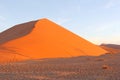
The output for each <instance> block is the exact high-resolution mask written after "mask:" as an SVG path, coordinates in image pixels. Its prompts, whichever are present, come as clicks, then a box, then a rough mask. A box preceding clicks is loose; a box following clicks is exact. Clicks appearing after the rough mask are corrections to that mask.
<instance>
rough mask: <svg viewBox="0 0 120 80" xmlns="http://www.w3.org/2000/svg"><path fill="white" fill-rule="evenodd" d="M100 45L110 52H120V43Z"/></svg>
mask: <svg viewBox="0 0 120 80" xmlns="http://www.w3.org/2000/svg"><path fill="white" fill-rule="evenodd" d="M100 46H101V47H102V48H103V49H105V50H107V51H108V52H109V53H120V45H116V44H102V45H100Z"/></svg>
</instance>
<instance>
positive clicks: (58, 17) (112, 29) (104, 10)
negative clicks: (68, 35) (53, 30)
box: [0, 0, 120, 44]
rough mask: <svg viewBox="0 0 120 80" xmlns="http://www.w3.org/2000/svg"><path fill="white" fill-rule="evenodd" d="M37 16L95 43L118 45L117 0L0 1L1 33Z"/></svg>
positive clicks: (119, 14) (119, 15) (119, 8)
mask: <svg viewBox="0 0 120 80" xmlns="http://www.w3.org/2000/svg"><path fill="white" fill-rule="evenodd" d="M40 18H48V19H50V20H52V21H54V22H56V23H57V24H59V25H62V26H63V27H65V28H67V29H69V30H70V31H72V32H74V33H76V34H77V35H79V36H81V37H83V38H85V39H87V40H89V41H91V42H93V43H95V44H100V43H114V44H120V0H0V32H2V31H4V30H6V29H8V28H10V27H12V26H13V25H16V24H19V23H24V22H27V21H31V20H37V19H40Z"/></svg>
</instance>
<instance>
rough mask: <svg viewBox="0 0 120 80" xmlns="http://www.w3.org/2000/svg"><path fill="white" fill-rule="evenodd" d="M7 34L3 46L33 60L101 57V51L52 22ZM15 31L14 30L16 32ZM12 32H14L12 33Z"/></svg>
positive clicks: (32, 24) (24, 26)
mask: <svg viewBox="0 0 120 80" xmlns="http://www.w3.org/2000/svg"><path fill="white" fill-rule="evenodd" d="M18 26H19V27H16V26H15V27H13V28H11V29H9V30H7V31H4V32H3V33H1V34H0V35H1V36H3V35H4V37H1V36H0V39H1V42H0V44H2V45H1V46H2V47H4V48H6V49H8V50H10V51H11V53H12V52H16V53H17V54H18V55H19V54H21V55H24V56H27V57H30V58H33V59H39V58H58V57H75V56H86V55H89V56H99V55H101V54H104V53H107V51H106V50H104V49H102V48H101V47H99V46H97V45H94V44H92V43H91V42H89V41H87V40H85V39H83V38H81V37H79V36H77V35H75V34H74V33H72V32H70V31H68V30H66V29H64V28H63V27H61V26H59V25H57V24H55V23H54V22H51V21H50V20H48V19H40V20H38V21H33V22H28V23H24V24H20V25H18ZM13 29H14V30H13ZM9 31H10V32H9Z"/></svg>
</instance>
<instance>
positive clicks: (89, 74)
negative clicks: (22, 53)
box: [0, 54, 120, 80]
mask: <svg viewBox="0 0 120 80" xmlns="http://www.w3.org/2000/svg"><path fill="white" fill-rule="evenodd" d="M119 61H120V54H106V55H102V56H99V57H90V56H82V57H73V58H58V59H42V60H28V61H21V62H14V63H11V62H8V63H4V64H0V80H120V62H119Z"/></svg>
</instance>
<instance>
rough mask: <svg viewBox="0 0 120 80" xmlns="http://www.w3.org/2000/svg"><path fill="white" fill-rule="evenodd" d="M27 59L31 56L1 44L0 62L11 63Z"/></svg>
mask: <svg viewBox="0 0 120 80" xmlns="http://www.w3.org/2000/svg"><path fill="white" fill-rule="evenodd" d="M26 59H30V58H29V57H27V56H24V55H21V54H19V53H16V52H15V51H11V50H9V49H6V48H4V47H1V46H0V63H10V62H16V61H21V60H26Z"/></svg>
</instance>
